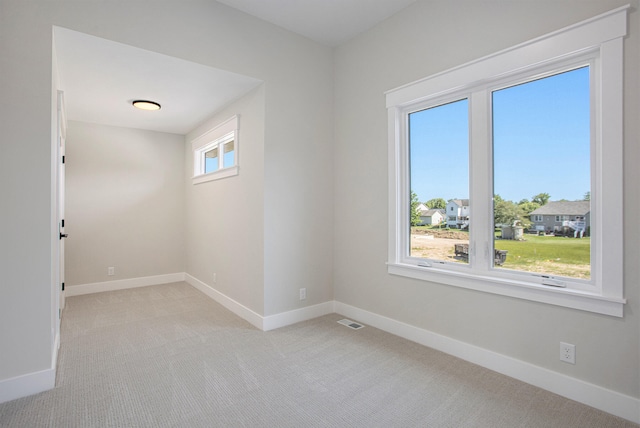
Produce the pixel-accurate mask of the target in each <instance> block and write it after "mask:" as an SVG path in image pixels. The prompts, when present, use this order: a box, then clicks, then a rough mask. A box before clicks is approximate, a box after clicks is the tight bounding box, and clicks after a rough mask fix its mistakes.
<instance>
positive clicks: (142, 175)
mask: <svg viewBox="0 0 640 428" xmlns="http://www.w3.org/2000/svg"><path fill="white" fill-rule="evenodd" d="M65 166H66V178H67V180H66V181H67V182H66V211H65V229H66V232H67V233H68V234H69V238H67V240H66V247H65V251H66V254H65V256H66V257H65V262H66V263H65V267H66V269H65V274H66V275H65V280H66V281H65V284H66V286H68V290H70V289H72V288H73V286H76V285H79V284H90V283H96V282H103V281H113V280H122V279H129V278H140V277H146V276H154V275H162V274H171V273H176V272H184V266H185V264H184V233H183V230H184V191H183V188H184V137H183V136H182V135H175V134H165V133H161V132H151V131H144V130H140V129H129V128H119V127H113V126H104V125H96V124H89V123H83V122H75V121H69V122H68V129H67V147H66V162H65ZM109 266H112V267H115V275H113V276H108V275H107V267H109Z"/></svg>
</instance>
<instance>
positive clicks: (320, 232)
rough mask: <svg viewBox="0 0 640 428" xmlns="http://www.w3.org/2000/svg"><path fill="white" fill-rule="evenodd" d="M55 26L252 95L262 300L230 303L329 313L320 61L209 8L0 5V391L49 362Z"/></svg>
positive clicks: (247, 21)
mask: <svg viewBox="0 0 640 428" xmlns="http://www.w3.org/2000/svg"><path fill="white" fill-rule="evenodd" d="M53 25H56V26H61V27H65V28H69V29H72V30H76V31H80V32H84V33H87V34H91V35H95V36H98V37H103V38H106V39H109V40H113V41H117V42H121V43H125V44H129V45H132V46H136V47H140V48H143V49H148V50H151V51H154V52H159V53H163V54H166V55H171V56H174V57H178V58H182V59H185V60H188V61H193V62H197V63H201V64H204V65H208V66H211V67H215V68H219V69H224V70H229V71H232V72H235V73H239V74H244V75H247V76H251V77H255V78H258V79H260V80H262V81H264V82H265V86H264V89H263V90H264V99H265V101H264V111H265V113H264V114H265V118H266V119H265V125H264V165H265V166H264V177H263V178H264V189H265V190H264V201H263V203H264V206H263V210H264V216H263V217H262V219H261V221H262V222H263V223H262V226H261V228H262V232H261V233H262V234H263V239H264V247H263V251H262V255H261V256H260V257H261V258H263V260H264V264H265V268H264V269H265V271H264V284H263V290H262V291H261V294H263V295H264V296H267V297H259V298H257V299H256V298H255V297H254V293H255V290H254V289H251V290H250V291H242V292H237V291H234V293H237V294H236V295H238V296H241V297H240V298H241V299H242V298H245V297H243V296H246V295H247V294H251V297H250V298H247V299H248V300H247V301H246V302H242V301H241V302H240V303H247V305H249V306H251V307H256V310H259V311H260V313H262V314H273V313H278V312H282V311H285V310H290V309H296V308H298V307H301V306H305V305H312V304H314V303H318V302H323V301H326V300H330V299H331V297H332V275H331V269H332V268H331V266H332V257H331V252H332V248H333V229H332V227H333V226H332V225H333V219H332V216H331V211H330V207H331V205H332V192H333V184H332V171H331V170H332V166H331V165H332V159H333V155H332V145H331V143H332V124H333V111H332V109H333V106H332V79H333V76H332V72H333V62H332V50H331V49H329V48H327V47H324V46H321V45H318V44H316V43H313V42H311V41H309V40H308V39H305V38H303V37H300V36H297V35H293V34H292V33H289V32H287V31H285V30H282V29H280V28H277V27H275V26H273V25H270V24H267V23H265V22H262V21H260V20H258V19H256V18H253V17H250V16H248V15H246V14H243V13H241V12H238V11H236V10H234V9H231V8H228V7H226V6H223V5H221V4H219V3H217V2H213V1H195V0H194V1H181V2H157V1H144V0H141V1H136V2H124V3H123V2H76V1H45V0H42V1H37V0H34V1H29V2H14V1H12V0H0V67H1V68H0V75H1V76H2V79H0V91H1V93H2V97H3V101H4V102H3V103H2V107H1V108H2V115H0V129H2V130H3V133H2V138H3V144H1V145H0V151H1V155H0V159H1V160H0V162H1V164H0V167H1V168H0V171H2V172H1V174H2V180H1V183H0V192H1V194H2V198H3V209H2V210H1V212H2V220H3V224H5V225H7V229H8V230H7V232H6V235H5V239H3V240H2V241H0V263H1V265H0V271H2V273H3V278H2V281H3V284H4V285H5V287H4V288H6V291H4V290H3V292H4V295H3V298H2V299H0V326H2V327H1V329H0V344H2V350H3V351H2V352H1V353H0V382H1V381H2V380H3V379H8V378H12V377H15V376H20V375H24V374H30V373H34V372H35V371H37V370H43V369H46V368H49V367H50V366H51V359H52V354H53V348H52V330H53V329H52V319H53V318H52V316H51V307H52V304H51V299H52V293H51V289H52V288H51V287H52V284H51V282H52V274H51V270H52V258H53V250H52V248H54V247H53V246H52V239H53V238H54V236H56V234H57V230H53V229H54V224H52V222H51V213H52V207H51V192H52V190H51V189H52V187H51V143H50V142H51V132H52V126H51V96H52V83H51V78H52V77H51V71H52V64H51V51H52V26H53ZM241 174H242V172H241ZM70 233H71V231H70ZM194 269H195V268H194ZM203 275H204V273H203ZM203 279H205V278H203ZM302 286H304V287H306V288H307V294H308V296H309V297H308V299H307V300H306V301H304V302H300V301H299V299H298V288H299V287H302ZM261 298H264V302H263V305H262V307H261V308H260V307H259V306H261V305H260V303H259V300H260V299H261ZM17 326H19V327H17Z"/></svg>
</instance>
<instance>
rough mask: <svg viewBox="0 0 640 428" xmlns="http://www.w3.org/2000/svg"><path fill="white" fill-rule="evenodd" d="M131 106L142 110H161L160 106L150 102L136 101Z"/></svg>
mask: <svg viewBox="0 0 640 428" xmlns="http://www.w3.org/2000/svg"><path fill="white" fill-rule="evenodd" d="M131 104H133V106H134V107H135V108H139V109H140V110H160V104H158V103H156V102H154V101H148V100H135V101H133V102H132V103H131Z"/></svg>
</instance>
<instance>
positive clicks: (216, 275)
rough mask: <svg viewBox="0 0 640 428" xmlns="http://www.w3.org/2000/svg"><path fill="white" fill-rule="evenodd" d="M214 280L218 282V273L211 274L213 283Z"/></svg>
mask: <svg viewBox="0 0 640 428" xmlns="http://www.w3.org/2000/svg"><path fill="white" fill-rule="evenodd" d="M216 282H218V274H217V273H214V274H213V283H214V284H215V283H216Z"/></svg>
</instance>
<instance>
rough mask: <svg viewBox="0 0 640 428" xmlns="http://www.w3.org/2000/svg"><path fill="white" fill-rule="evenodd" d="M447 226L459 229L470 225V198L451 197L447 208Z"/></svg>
mask: <svg viewBox="0 0 640 428" xmlns="http://www.w3.org/2000/svg"><path fill="white" fill-rule="evenodd" d="M446 210H447V211H446V215H447V226H449V227H456V228H458V229H466V228H467V227H469V199H451V200H450V201H449V202H447V208H446Z"/></svg>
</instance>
